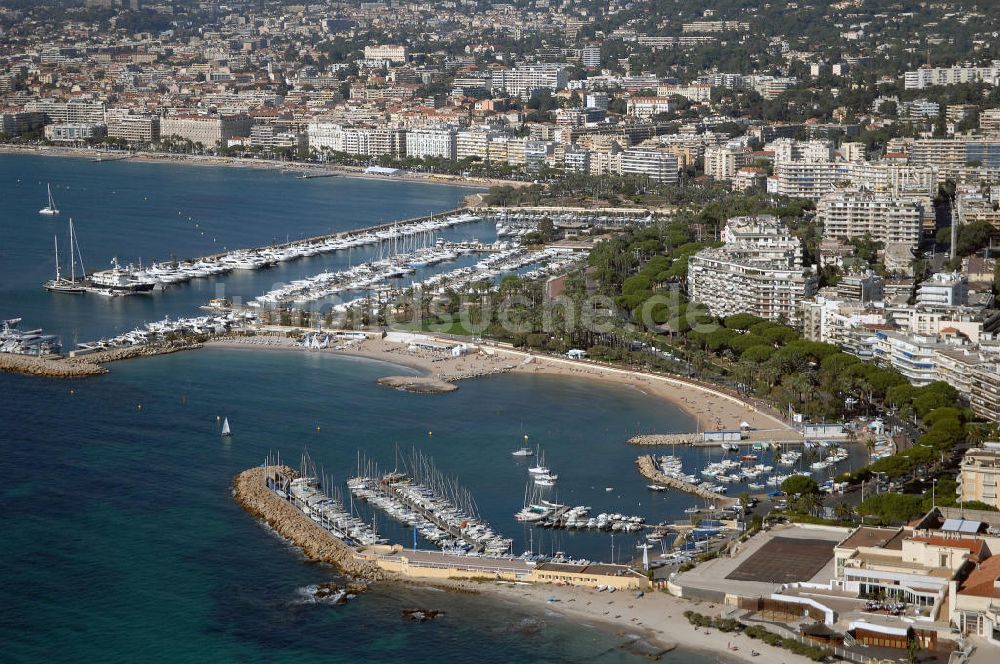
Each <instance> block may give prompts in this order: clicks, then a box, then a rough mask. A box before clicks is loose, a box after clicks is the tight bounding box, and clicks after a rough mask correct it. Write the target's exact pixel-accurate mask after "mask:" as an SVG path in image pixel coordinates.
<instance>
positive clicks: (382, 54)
mask: <svg viewBox="0 0 1000 664" xmlns="http://www.w3.org/2000/svg"><path fill="white" fill-rule="evenodd" d="M407 55H408V53H407V51H406V47H405V46H394V45H392V44H372V45H369V46H365V60H386V61H388V62H406V58H407Z"/></svg>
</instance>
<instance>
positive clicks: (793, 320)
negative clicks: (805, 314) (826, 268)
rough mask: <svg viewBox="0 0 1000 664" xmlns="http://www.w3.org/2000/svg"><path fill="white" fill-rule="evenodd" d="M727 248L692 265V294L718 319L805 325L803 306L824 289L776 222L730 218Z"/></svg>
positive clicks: (705, 251) (700, 256)
mask: <svg viewBox="0 0 1000 664" xmlns="http://www.w3.org/2000/svg"><path fill="white" fill-rule="evenodd" d="M722 239H723V241H724V242H725V245H724V246H722V247H718V248H712V249H703V250H702V251H699V252H698V253H696V254H694V255H693V256H691V258H690V259H689V261H688V295H689V297H690V298H691V300H692V301H694V302H700V303H702V304H704V305H705V306H706V307H708V309H709V311H711V312H712V314H713V315H716V316H729V315H732V314H738V313H750V314H753V315H755V316H760V317H761V318H764V319H767V320H772V321H781V322H785V323H787V324H789V325H798V324H799V322H800V304H801V302H802V300H804V299H805V298H808V297H812V296H813V295H814V294H815V293H816V290H817V288H818V286H819V279H818V277H817V275H816V274H815V273H814V272H813V271H812V270H811V269H809V268H803V267H802V246H801V243H800V242H799V240H798V238H796V237H794V236H793V235H792V234H791V233H790V232H789V231H788V228H787V227H786V226H785V225H784V224H783V223H782V222H781V221H779V220H778V219H776V218H774V217H741V218H735V219H730V220H729V221H728V222H727V223H726V227H725V230H724V231H723V233H722Z"/></svg>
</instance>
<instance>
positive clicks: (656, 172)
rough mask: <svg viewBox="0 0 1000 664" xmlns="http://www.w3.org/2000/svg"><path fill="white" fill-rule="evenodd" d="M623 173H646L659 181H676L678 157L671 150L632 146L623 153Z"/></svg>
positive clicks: (677, 177) (677, 178) (677, 176)
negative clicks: (663, 150)
mask: <svg viewBox="0 0 1000 664" xmlns="http://www.w3.org/2000/svg"><path fill="white" fill-rule="evenodd" d="M621 174H622V175H645V176H647V177H649V178H650V179H652V180H655V181H657V182H668V183H676V182H677V181H678V180H679V179H680V177H679V175H678V165H677V157H676V156H675V155H672V154H670V153H669V152H661V151H659V150H652V149H645V148H631V149H629V150H625V152H623V153H622V155H621Z"/></svg>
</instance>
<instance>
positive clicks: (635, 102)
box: [626, 97, 674, 118]
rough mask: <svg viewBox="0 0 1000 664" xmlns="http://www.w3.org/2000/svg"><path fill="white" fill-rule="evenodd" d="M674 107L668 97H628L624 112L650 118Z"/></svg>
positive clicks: (667, 111)
mask: <svg viewBox="0 0 1000 664" xmlns="http://www.w3.org/2000/svg"><path fill="white" fill-rule="evenodd" d="M673 109H674V105H673V104H672V103H671V101H670V98H669V97H630V98H629V100H628V104H627V105H626V112H627V113H628V114H629V115H632V116H634V117H637V118H651V117H653V116H654V115H657V114H658V113H669V112H670V111H671V110H673Z"/></svg>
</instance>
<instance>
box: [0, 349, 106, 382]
mask: <svg viewBox="0 0 1000 664" xmlns="http://www.w3.org/2000/svg"><path fill="white" fill-rule="evenodd" d="M0 371H4V372H8V373H19V374H24V375H26V376H44V377H47V378H87V377H89V376H99V375H101V374H104V373H107V372H108V370H107V368H105V367H102V366H100V365H99V364H94V363H92V362H74V361H72V360H67V359H64V358H59V357H53V358H47V357H36V356H34V355H16V354H13V353H0Z"/></svg>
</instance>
